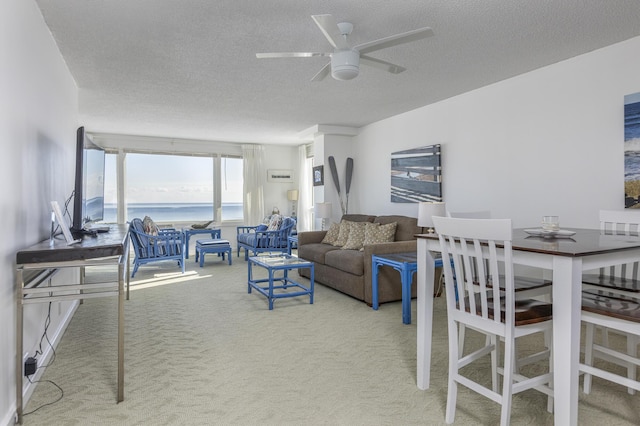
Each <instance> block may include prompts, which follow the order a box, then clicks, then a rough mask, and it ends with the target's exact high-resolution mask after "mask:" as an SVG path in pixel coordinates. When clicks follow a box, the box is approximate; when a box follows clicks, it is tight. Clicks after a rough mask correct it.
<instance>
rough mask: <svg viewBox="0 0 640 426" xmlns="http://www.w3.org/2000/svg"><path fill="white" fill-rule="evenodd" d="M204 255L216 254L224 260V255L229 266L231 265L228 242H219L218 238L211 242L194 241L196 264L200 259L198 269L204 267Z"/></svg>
mask: <svg viewBox="0 0 640 426" xmlns="http://www.w3.org/2000/svg"><path fill="white" fill-rule="evenodd" d="M205 253H217V254H218V256H222V260H224V255H225V253H226V254H227V255H228V260H229V265H231V262H232V261H231V257H232V256H231V244H229V240H221V239H219V238H216V239H211V240H197V241H196V262H197V261H198V259H200V267H201V268H202V267H203V266H204V255H205Z"/></svg>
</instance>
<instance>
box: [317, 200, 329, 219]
mask: <svg viewBox="0 0 640 426" xmlns="http://www.w3.org/2000/svg"><path fill="white" fill-rule="evenodd" d="M316 217H317V218H318V219H327V218H329V217H331V203H316Z"/></svg>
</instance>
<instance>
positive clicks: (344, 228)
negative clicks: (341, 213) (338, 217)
mask: <svg viewBox="0 0 640 426" xmlns="http://www.w3.org/2000/svg"><path fill="white" fill-rule="evenodd" d="M352 223H353V222H350V221H348V220H343V221H342V222H340V232H339V233H338V238H336V241H335V242H334V243H333V245H334V246H335V247H342V246H343V245H345V244H346V243H347V239H349V229H351V224H352Z"/></svg>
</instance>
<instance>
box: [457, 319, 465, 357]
mask: <svg viewBox="0 0 640 426" xmlns="http://www.w3.org/2000/svg"><path fill="white" fill-rule="evenodd" d="M458 327H459V329H460V331H459V332H458V358H462V355H463V354H464V336H465V331H466V330H465V327H464V324H460V325H459V326H458Z"/></svg>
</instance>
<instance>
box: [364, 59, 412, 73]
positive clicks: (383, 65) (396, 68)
mask: <svg viewBox="0 0 640 426" xmlns="http://www.w3.org/2000/svg"><path fill="white" fill-rule="evenodd" d="M360 63H361V64H364V65H369V66H370V67H374V68H379V69H381V70H384V71H388V72H390V73H391V74H400V73H401V72H403V71H406V70H407V69H406V68H405V67H401V66H400V65H396V64H392V63H391V62H387V61H383V60H380V59H376V58H372V57H371V56H366V55H360Z"/></svg>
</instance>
